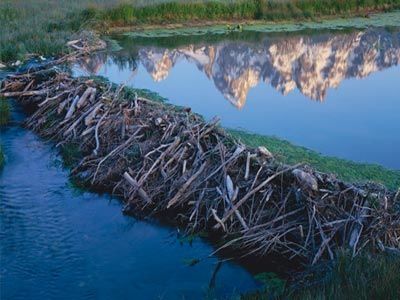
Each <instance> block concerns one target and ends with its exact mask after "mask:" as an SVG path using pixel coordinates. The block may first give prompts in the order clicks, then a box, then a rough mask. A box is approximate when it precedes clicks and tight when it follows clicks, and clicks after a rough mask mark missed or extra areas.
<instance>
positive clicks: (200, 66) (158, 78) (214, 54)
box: [74, 28, 400, 169]
mask: <svg viewBox="0 0 400 300" xmlns="http://www.w3.org/2000/svg"><path fill="white" fill-rule="evenodd" d="M248 34H249V33H242V35H243V36H242V38H243V41H242V40H241V39H240V38H237V39H236V40H234V41H233V40H230V39H229V37H223V38H221V41H218V40H217V41H215V38H214V39H213V40H212V42H211V41H210V42H208V41H207V37H198V39H199V41H198V42H196V43H193V40H195V39H196V38H192V39H191V43H188V44H185V43H184V42H181V43H178V44H177V45H176V46H174V45H172V46H171V45H169V46H168V47H166V46H160V44H161V45H163V43H164V44H165V43H166V41H165V40H162V41H160V39H141V40H135V39H134V38H129V37H123V36H117V37H115V38H116V39H117V41H118V42H119V43H120V45H121V46H122V48H123V49H122V50H120V51H117V52H110V53H101V54H99V55H97V56H94V57H92V58H91V59H85V60H84V61H82V62H80V63H79V64H77V65H75V66H74V71H75V73H76V74H78V75H81V74H86V75H87V74H97V75H102V76H105V77H107V78H109V79H110V80H111V81H113V82H116V83H124V84H127V85H130V86H133V87H137V88H146V89H149V90H152V91H156V92H158V93H159V94H160V95H161V96H163V97H166V98H168V99H169V101H170V102H171V103H174V104H177V105H182V106H189V107H191V108H192V109H193V111H195V112H197V113H200V114H202V115H203V116H205V117H206V118H207V119H211V118H212V117H214V116H218V117H220V118H221V122H222V124H223V125H224V126H226V127H230V128H241V129H245V130H247V131H250V132H255V133H259V134H262V135H272V136H277V137H279V138H282V139H285V140H288V141H290V142H292V143H294V144H297V145H301V146H305V147H307V148H310V149H313V150H316V151H318V152H320V153H322V154H324V155H329V156H336V157H340V158H344V159H349V160H353V161H357V162H368V163H376V164H380V165H383V166H385V167H388V168H391V169H400V155H399V154H400V151H399V149H400V134H399V132H400V122H399V116H400V97H399V84H400V66H399V62H400V30H399V29H391V30H386V29H373V28H371V29H368V30H365V31H351V32H333V33H326V32H324V33H320V32H313V33H312V34H301V33H298V34H295V35H288V34H285V33H282V34H281V35H279V34H274V35H271V34H258V35H257V36H256V37H255V38H253V39H252V40H250V41H249V38H247V39H246V35H248ZM169 39H172V38H169ZM167 42H168V41H167ZM169 42H170V43H173V41H169Z"/></svg>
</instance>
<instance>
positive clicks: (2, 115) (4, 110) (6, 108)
mask: <svg viewBox="0 0 400 300" xmlns="http://www.w3.org/2000/svg"><path fill="white" fill-rule="evenodd" d="M9 120H10V104H9V103H8V101H7V100H5V99H3V98H0V126H4V125H6V124H7V123H8V122H9Z"/></svg>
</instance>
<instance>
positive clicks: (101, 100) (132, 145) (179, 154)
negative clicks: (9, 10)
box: [0, 43, 400, 263]
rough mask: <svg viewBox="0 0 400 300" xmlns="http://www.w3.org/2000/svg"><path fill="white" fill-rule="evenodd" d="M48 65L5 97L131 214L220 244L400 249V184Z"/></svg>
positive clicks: (262, 248)
mask: <svg viewBox="0 0 400 300" xmlns="http://www.w3.org/2000/svg"><path fill="white" fill-rule="evenodd" d="M75 44H76V43H75ZM45 74H48V75H46V76H43V72H36V73H35V74H19V75H17V76H12V77H9V78H8V79H6V80H5V81H4V82H2V84H1V86H0V88H1V90H2V95H3V96H7V97H10V96H13V97H18V98H17V100H18V101H19V102H20V103H22V104H29V105H31V106H32V104H36V106H37V110H36V112H35V113H34V114H33V115H32V116H31V117H30V118H29V119H28V120H27V122H26V124H27V126H28V127H29V128H31V129H33V130H34V131H36V132H37V133H39V134H40V135H41V136H43V137H46V138H50V139H53V140H55V141H57V142H59V143H60V145H63V146H64V147H68V146H69V145H75V147H77V148H78V149H79V152H80V153H81V155H80V157H78V158H77V159H76V161H75V165H74V166H73V169H72V175H73V176H76V177H77V178H79V179H80V180H82V181H84V182H87V183H88V184H90V185H92V186H97V187H101V188H103V189H107V190H110V191H114V193H115V194H117V195H119V196H121V198H122V199H123V200H124V201H125V203H126V206H125V211H126V212H130V213H136V214H138V213H140V214H142V213H143V214H145V215H154V214H160V215H165V216H168V218H169V219H170V220H171V221H174V222H177V223H178V224H181V225H183V226H186V228H187V231H189V232H192V233H196V232H200V231H204V230H206V231H210V232H213V233H214V234H216V235H218V236H219V237H220V239H221V240H223V241H225V245H224V246H222V247H221V248H220V249H224V248H226V247H230V248H234V249H238V250H239V251H240V252H239V253H241V254H249V255H250V254H251V255H256V256H264V255H267V254H270V253H274V254H279V255H280V256H283V257H285V258H286V259H288V260H289V259H294V258H298V259H301V260H302V261H305V262H308V263H316V262H318V261H320V260H321V259H325V258H327V259H332V258H334V255H335V250H337V249H338V248H342V247H350V248H351V249H352V250H353V253H354V254H355V255H356V254H357V253H358V252H359V251H360V250H361V249H362V248H364V247H366V246H372V247H373V248H374V249H376V250H378V251H391V252H396V251H397V250H398V249H399V247H400V215H399V210H398V201H399V199H398V198H399V192H398V193H397V194H395V193H393V192H390V191H387V190H385V189H384V188H382V187H376V186H363V187H360V186H354V185H352V184H348V183H345V182H342V181H340V180H337V179H336V178H335V176H333V175H329V174H324V173H320V172H318V171H315V170H313V169H312V168H310V167H308V166H304V165H302V164H298V165H294V166H288V165H283V164H281V163H279V162H278V161H276V160H275V159H274V157H273V156H272V154H270V152H269V151H268V150H267V149H266V148H259V149H253V148H248V147H245V146H243V145H241V144H240V143H239V142H238V141H236V140H235V139H233V138H232V137H230V136H229V135H228V134H226V133H225V132H224V131H223V130H222V129H221V128H220V127H219V126H218V122H217V121H212V122H210V123H205V122H204V121H203V119H202V118H200V117H199V116H197V115H195V114H193V113H191V112H190V111H188V110H185V109H180V108H176V107H173V106H170V105H164V104H160V103H158V102H154V101H152V100H151V99H145V98H144V97H138V95H137V94H135V93H132V92H131V91H129V90H128V89H125V88H124V89H123V88H117V87H113V88H110V85H109V84H106V83H95V82H93V81H85V80H84V79H80V78H77V79H74V78H71V76H70V75H69V74H66V73H62V72H60V71H54V70H53V71H52V72H47V73H45ZM28 85H29V86H28ZM27 86H28V89H26V87H27ZM35 91H46V93H44V92H43V93H42V92H41V93H37V92H35ZM396 201H397V204H396Z"/></svg>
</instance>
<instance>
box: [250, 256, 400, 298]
mask: <svg viewBox="0 0 400 300" xmlns="http://www.w3.org/2000/svg"><path fill="white" fill-rule="evenodd" d="M399 268H400V257H399V256H391V255H388V254H384V253H383V254H370V253H362V254H360V255H358V256H356V257H355V258H352V256H351V254H349V253H346V252H342V253H340V254H339V255H338V258H337V259H336V261H335V262H334V263H332V264H327V265H324V266H317V267H316V268H314V269H315V270H314V271H311V272H310V273H306V275H307V276H306V279H305V282H303V283H304V284H306V285H308V286H304V284H303V285H302V284H298V283H296V286H288V285H286V286H285V288H283V289H276V284H273V285H271V284H268V281H267V282H266V284H265V285H266V287H265V289H264V290H263V291H261V292H258V293H255V294H252V295H245V296H242V299H243V300H262V299H268V300H270V299H298V300H314V299H321V300H322V299H324V300H336V299H357V300H358V299H362V300H364V299H371V300H375V299H385V300H386V299H387V300H396V299H399V298H400V289H399V287H400V273H399ZM275 282H278V281H277V280H276V279H275ZM282 282H284V281H282ZM278 283H279V282H278ZM271 286H272V287H273V289H272V290H271V288H269V287H271ZM277 292H278V293H277Z"/></svg>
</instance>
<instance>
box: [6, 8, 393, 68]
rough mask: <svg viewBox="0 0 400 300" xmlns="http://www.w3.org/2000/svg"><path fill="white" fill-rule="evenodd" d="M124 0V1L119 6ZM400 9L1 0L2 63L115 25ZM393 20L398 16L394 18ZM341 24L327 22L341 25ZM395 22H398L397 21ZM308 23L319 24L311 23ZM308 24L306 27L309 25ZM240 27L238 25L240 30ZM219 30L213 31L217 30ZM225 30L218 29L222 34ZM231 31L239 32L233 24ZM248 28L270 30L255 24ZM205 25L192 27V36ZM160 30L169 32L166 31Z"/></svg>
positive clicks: (61, 48) (55, 51)
mask: <svg viewBox="0 0 400 300" xmlns="http://www.w3.org/2000/svg"><path fill="white" fill-rule="evenodd" d="M121 3H123V4H121ZM398 8H400V0H347V1H343V0H300V1H296V0H291V1H282V2H281V1H271V0H247V1H245V0H242V1H240V0H238V1H194V2H193V1H178V2H177V1H161V0H160V1H134V0H125V1H123V0H70V1H62V0H53V1H47V0H26V1H15V0H2V1H0V28H2V30H0V62H3V63H4V62H12V61H15V60H17V59H19V60H23V59H24V58H25V57H26V55H27V54H38V55H45V56H51V55H60V54H63V53H65V52H67V47H66V46H65V43H66V41H67V40H70V39H71V38H74V37H73V35H74V33H76V32H78V31H80V30H82V29H98V30H99V31H101V32H106V31H107V30H108V29H110V28H112V27H114V26H134V25H139V26H146V25H158V26H160V25H161V26H165V25H167V24H179V23H184V24H185V25H187V26H192V25H193V26H194V25H196V24H200V25H201V24H203V23H204V22H208V21H211V22H214V23H215V22H216V23H218V22H220V23H221V22H232V23H237V22H241V21H260V22H266V21H273V22H276V21H304V20H315V19H319V18H321V17H332V16H334V17H338V16H346V17H349V16H357V15H360V16H368V14H369V12H377V11H389V10H393V9H398ZM372 19H373V20H375V21H373V22H372V23H371V21H368V19H365V20H362V19H355V20H353V21H352V22H350V23H349V24H350V25H352V26H358V24H364V23H368V22H369V23H371V25H373V26H375V25H376V24H379V23H380V22H381V21H382V20H380V19H379V18H378V19H376V18H372ZM383 19H385V20H389V19H391V20H392V22H393V24H395V25H396V24H398V22H397V20H398V19H393V17H392V16H389V17H388V18H386V17H383ZM340 22H341V21H339V23H335V22H332V23H329V22H328V23H326V25H324V26H333V27H335V28H336V27H341V24H340ZM396 22H397V23H396ZM307 26H308V27H314V26H316V27H318V26H319V25H316V24H315V23H314V24H311V23H310V24H309V25H307ZM307 26H306V27H307ZM303 27H304V26H303V25H299V24H297V25H296V24H291V25H283V24H281V25H279V26H278V27H275V28H274V29H273V30H275V31H276V30H293V29H298V28H300V29H301V28H303ZM239 29H240V28H239ZM214 30H215V29H214ZM225 30H226V29H225V28H218V30H217V31H221V32H224V31H225ZM230 30H235V28H231V29H230ZM249 30H260V31H268V30H270V28H269V27H265V26H258V25H257V26H256V25H254V26H253V27H250V28H249ZM202 31H203V29H194V30H190V34H193V32H194V33H196V32H199V33H201V34H203V32H202ZM159 34H162V35H165V33H164V32H163V31H161V32H159Z"/></svg>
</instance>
